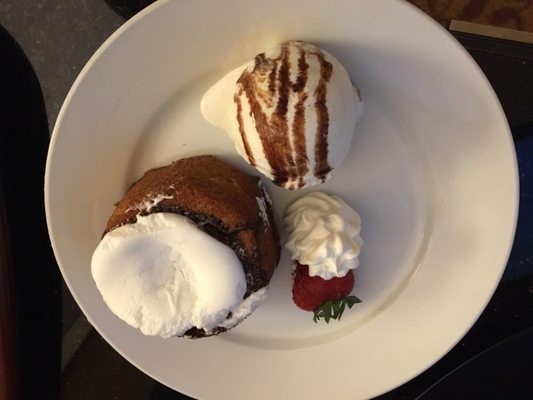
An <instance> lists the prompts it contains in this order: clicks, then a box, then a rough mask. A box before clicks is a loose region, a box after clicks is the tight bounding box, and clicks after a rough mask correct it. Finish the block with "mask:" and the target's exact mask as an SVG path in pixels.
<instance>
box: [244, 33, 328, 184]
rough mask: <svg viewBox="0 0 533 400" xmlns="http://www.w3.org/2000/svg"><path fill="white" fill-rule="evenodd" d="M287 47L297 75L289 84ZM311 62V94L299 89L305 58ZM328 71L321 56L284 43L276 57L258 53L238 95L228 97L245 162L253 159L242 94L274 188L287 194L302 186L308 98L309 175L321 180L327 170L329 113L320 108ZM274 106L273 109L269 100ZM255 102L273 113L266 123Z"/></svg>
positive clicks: (305, 167) (305, 170) (304, 75)
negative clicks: (314, 78)
mask: <svg viewBox="0 0 533 400" xmlns="http://www.w3.org/2000/svg"><path fill="white" fill-rule="evenodd" d="M291 48H297V49H298V52H299V55H298V61H297V76H296V80H295V81H294V82H293V81H292V80H291V79H290V71H291V63H290V51H291ZM310 56H311V57H316V59H317V60H318V62H319V65H320V79H319V81H318V85H317V87H316V89H315V90H314V92H313V93H309V92H308V91H306V90H305V87H306V84H307V81H308V73H309V64H308V59H307V57H310ZM332 70H333V66H332V64H331V63H330V62H328V61H327V60H326V59H325V56H324V54H323V53H322V52H321V51H320V50H318V49H316V50H313V51H311V52H310V51H309V50H306V49H305V48H304V47H303V46H301V45H300V46H299V45H298V42H292V43H290V42H285V43H283V44H282V45H281V53H280V55H279V56H278V57H276V58H268V57H266V56H265V54H264V53H261V54H258V55H257V56H256V58H255V64H254V68H253V70H252V71H248V70H245V71H244V72H243V73H242V75H241V76H240V77H239V79H238V80H237V84H238V87H239V89H238V91H237V93H236V94H235V96H234V101H235V103H236V105H237V122H238V124H239V132H240V134H241V138H242V142H243V145H244V149H245V151H246V155H247V157H248V161H249V162H250V164H251V165H256V160H255V157H254V154H253V152H252V149H251V147H250V144H249V141H248V138H247V135H246V131H245V128H244V123H243V115H242V113H243V108H242V103H241V101H242V100H241V98H242V95H243V94H245V95H246V98H247V100H248V104H249V106H250V116H251V117H252V118H253V119H254V122H255V127H256V130H257V132H258V133H259V138H260V140H261V144H262V147H263V150H264V153H265V156H266V158H267V160H268V163H269V165H270V168H271V170H272V175H273V181H274V183H275V184H277V185H280V186H284V187H286V188H287V189H296V188H300V187H303V186H304V185H305V183H306V182H305V181H304V176H305V175H306V174H307V173H308V171H309V157H308V149H307V145H306V135H305V120H306V107H305V102H306V101H307V100H308V98H309V96H310V95H312V96H314V104H313V105H314V107H313V108H310V110H314V111H315V112H316V116H317V125H318V126H317V131H316V134H315V146H314V149H313V151H314V156H315V165H314V169H313V174H314V175H315V176H316V177H317V178H319V179H321V180H322V181H325V179H326V176H327V174H328V173H329V172H330V171H331V166H330V165H329V163H328V131H329V113H328V107H327V103H326V95H327V84H328V82H329V81H330V79H331V74H332ZM265 81H266V82H268V85H267V90H264V89H262V88H261V87H260V83H263V82H265ZM293 93H294V94H295V95H296V97H297V102H296V104H295V106H294V119H293V121H292V125H291V130H292V136H291V135H290V132H289V123H288V120H287V114H288V106H289V98H290V96H291V94H293ZM276 95H277V102H276V104H275V105H274V104H273V99H274V98H276ZM259 100H262V101H263V103H264V104H266V105H267V107H270V108H272V107H274V112H273V113H272V115H271V116H270V118H268V116H267V114H266V113H265V111H264V110H263V107H262V105H261V103H260V101H259Z"/></svg>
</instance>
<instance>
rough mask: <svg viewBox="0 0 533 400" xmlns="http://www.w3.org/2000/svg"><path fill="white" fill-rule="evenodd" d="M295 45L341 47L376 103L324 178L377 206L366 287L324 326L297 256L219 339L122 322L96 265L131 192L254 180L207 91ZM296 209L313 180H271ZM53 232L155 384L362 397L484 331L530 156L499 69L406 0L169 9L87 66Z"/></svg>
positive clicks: (64, 266)
mask: <svg viewBox="0 0 533 400" xmlns="http://www.w3.org/2000/svg"><path fill="white" fill-rule="evenodd" d="M286 39H300V40H306V41H310V42H312V43H315V44H317V45H319V46H322V47H323V48H325V49H326V50H327V51H329V52H330V53H332V54H333V55H334V56H336V57H337V58H338V59H339V60H340V61H341V62H342V63H343V64H344V65H345V66H346V68H347V70H348V72H349V74H350V76H351V78H352V79H353V81H354V82H356V83H357V84H358V85H359V87H360V88H361V90H362V92H363V94H364V97H365V99H366V110H365V113H364V116H363V118H362V120H361V122H360V123H359V125H358V127H357V129H356V135H355V138H354V141H353V144H352V148H351V152H350V154H349V156H348V159H347V160H346V161H345V162H344V164H343V165H342V166H341V167H340V168H339V169H338V172H337V174H336V175H335V176H334V178H333V179H332V180H331V181H330V182H328V183H327V184H325V185H323V186H321V187H319V189H320V190H323V191H326V192H329V193H335V194H338V195H340V196H341V197H343V198H344V199H345V200H346V201H347V202H348V203H349V204H351V205H352V206H353V207H354V208H355V209H356V210H357V211H359V213H360V214H361V217H362V221H363V228H362V237H363V239H364V242H365V244H364V247H363V253H362V256H361V264H360V267H359V269H358V270H357V273H356V280H357V282H356V289H355V294H356V295H357V296H358V297H360V298H362V299H363V303H362V304H360V305H357V306H356V307H354V308H353V309H352V310H350V311H349V312H346V313H345V315H344V316H343V319H342V321H340V322H337V321H334V322H332V323H330V324H329V325H326V324H325V323H319V324H315V323H314V322H313V320H312V316H311V314H309V313H306V312H303V311H300V310H298V309H297V308H296V307H295V306H294V305H293V303H292V301H291V279H290V263H289V260H288V257H287V254H286V253H284V254H283V257H282V260H281V262H280V265H279V267H278V270H277V272H276V274H275V277H274V278H273V280H272V282H271V285H270V289H269V297H268V299H267V300H266V302H265V303H264V304H263V305H262V306H261V307H260V308H259V310H258V311H257V312H256V313H254V314H253V315H252V316H251V317H250V318H248V319H247V320H246V321H245V322H243V323H242V324H241V325H239V326H238V327H236V328H235V329H233V330H232V331H230V332H228V333H226V334H224V335H220V336H218V337H214V338H208V339H203V340H196V341H192V340H187V339H170V340H168V339H167V340H164V339H160V338H156V337H145V336H143V335H142V334H141V333H140V332H139V331H137V330H135V329H132V328H130V327H128V326H127V325H126V324H125V323H123V322H122V321H121V320H119V319H118V318H116V317H115V316H114V315H113V314H112V313H111V312H110V311H109V310H108V308H107V307H106V305H105V304H104V302H103V300H102V297H101V296H100V294H99V292H98V291H97V289H96V286H95V284H94V282H93V280H92V277H91V273H90V260H91V255H92V252H93V250H94V249H95V247H96V245H97V243H98V240H99V238H100V236H101V234H102V232H103V229H104V224H105V221H106V219H107V218H108V216H109V215H110V213H111V211H112V209H113V204H114V203H115V202H116V201H117V200H118V199H119V198H120V197H121V196H122V195H123V193H124V192H125V190H126V189H127V188H128V186H129V185H130V184H131V183H132V182H133V181H134V180H135V179H137V178H139V177H140V176H141V174H142V173H143V172H144V171H145V170H147V169H149V168H153V167H156V166H161V165H164V164H167V163H170V162H171V161H172V160H174V159H178V158H182V157H186V156H191V155H197V154H215V155H218V156H220V157H222V158H223V159H225V160H227V161H229V162H231V163H233V164H235V165H238V166H240V167H242V168H244V169H246V170H247V171H249V172H251V173H255V171H254V170H253V169H251V168H250V167H248V166H247V165H246V164H245V163H244V161H242V160H241V159H240V158H239V157H238V156H237V154H236V152H235V150H234V148H233V144H232V143H231V142H230V140H229V138H228V137H227V136H226V135H225V134H224V133H223V132H221V131H219V130H218V129H216V128H214V127H212V126H210V125H209V124H208V123H207V122H205V121H204V120H203V118H202V117H201V115H200V107H199V103H200V98H201V96H202V94H203V93H204V91H205V90H206V89H207V88H208V87H209V86H210V85H212V84H213V83H214V82H215V81H216V80H217V79H218V78H220V77H222V76H223V75H224V74H225V73H226V72H228V71H229V70H231V69H232V68H233V67H235V66H237V65H239V64H241V63H243V62H245V61H247V60H249V59H251V58H252V57H254V56H255V54H257V53H259V52H261V51H262V50H264V49H267V48H269V47H270V46H272V45H273V44H275V43H278V42H280V41H282V40H286ZM271 190H272V194H273V199H274V203H275V207H276V209H277V213H278V217H279V215H281V214H282V213H283V210H284V208H285V206H286V205H287V203H288V202H289V201H291V200H293V199H295V198H297V197H298V196H301V195H302V193H303V192H289V191H285V190H283V189H280V188H276V187H271ZM45 191H46V210H47V218H48V224H49V230H50V236H51V240H52V244H53V247H54V251H55V254H56V257H57V260H58V262H59V265H60V267H61V271H62V273H63V276H64V278H65V280H66V282H67V284H68V286H69V288H70V290H71V291H72V293H73V295H74V297H75V298H76V300H77V302H78V303H79V305H80V307H81V308H82V310H83V311H84V313H85V314H86V315H87V317H88V319H89V320H90V322H91V323H92V324H93V325H94V326H95V327H96V329H97V330H98V331H99V332H100V333H101V334H102V335H103V336H104V337H105V338H106V339H107V340H108V341H109V343H111V345H112V346H113V347H114V348H115V349H117V351H119V352H120V353H121V354H122V355H123V356H124V357H126V358H127V359H128V360H129V361H130V362H132V363H133V364H135V365H136V366H137V367H139V368H140V369H142V370H143V371H145V372H146V373H147V374H149V375H150V376H152V377H153V378H155V379H157V380H159V381H161V382H162V383H164V384H166V385H168V386H170V387H172V388H174V389H176V390H178V391H181V392H184V393H186V394H189V395H191V396H194V397H199V398H216V399H225V398H228V399H234V398H253V399H273V398H274V399H285V398H287V399H292V398H295V397H296V398H306V399H314V398H317V399H323V398H336V399H341V398H350V399H362V398H368V397H372V396H376V395H379V394H380V393H383V392H385V391H388V390H390V389H392V388H394V387H396V386H397V385H400V384H402V383H403V382H405V381H407V380H409V379H411V378H413V377H414V376H416V375H417V374H419V373H420V372H422V371H423V370H424V369H426V368H427V367H429V366H430V365H431V364H433V363H434V362H435V361H437V360H438V359H439V358H440V357H441V356H443V355H444V354H445V353H446V352H447V351H448V350H449V349H450V348H451V347H452V346H453V345H454V344H455V343H457V341H458V340H459V339H460V338H461V337H462V336H463V335H464V334H465V333H466V331H467V330H468V329H469V327H470V326H471V325H472V324H473V323H474V321H475V320H476V318H477V317H478V316H479V314H480V312H481V311H482V310H483V308H484V307H485V305H486V304H487V302H488V300H489V298H490V296H491V294H492V293H493V291H494V289H495V287H496V285H497V283H498V281H499V279H500V276H501V274H502V272H503V269H504V267H505V264H506V260H507V256H508V253H509V250H510V246H511V244H512V240H513V233H514V229H515V223H516V217H517V199H518V196H517V194H518V184H517V168H516V160H515V155H514V148H513V143H512V140H511V136H510V133H509V128H508V125H507V123H506V120H505V117H504V114H503V112H502V109H501V107H500V104H499V103H498V100H497V98H496V97H495V95H494V93H493V91H492V89H491V87H490V86H489V84H488V83H487V80H486V79H485V77H484V76H483V75H482V73H481V72H480V70H479V69H478V67H477V66H476V64H475V63H474V62H473V61H472V59H471V58H470V57H469V56H468V54H467V53H466V52H465V50H464V49H463V48H462V47H461V46H460V45H458V44H457V42H456V41H455V40H454V39H453V38H452V37H451V36H450V35H449V34H448V33H447V32H446V31H445V30H444V29H442V28H441V27H440V26H438V25H437V24H436V23H435V22H433V21H432V20H431V19H430V18H428V17H427V16H425V15H424V14H422V13H421V12H419V11H418V10H416V9H415V8H413V7H412V6H410V5H408V4H406V3H403V2H399V1H396V0H394V1H393V0H387V1H379V2H377V1H370V0H359V1H354V0H342V1H336V2H335V6H333V5H332V3H330V2H324V1H318V0H315V1H306V0H297V1H290V2H288V1H285V0H272V1H269V2H249V1H245V0H230V1H224V2H219V1H211V2H181V1H158V2H157V3H155V4H154V5H152V6H151V7H149V8H148V9H146V10H145V11H143V12H142V13H141V14H139V15H137V16H136V17H135V18H133V19H131V20H130V21H128V22H127V23H126V24H124V26H122V27H121V28H120V29H119V30H118V31H117V32H116V33H115V34H114V35H113V36H112V37H111V38H109V40H107V41H106V43H105V44H104V45H103V46H102V47H101V48H100V49H99V50H98V51H97V52H96V54H95V55H94V56H93V57H92V59H91V60H90V61H89V63H88V64H87V66H86V67H85V68H84V70H83V72H82V73H81V74H80V76H79V77H78V79H77V81H76V83H75V84H74V86H73V88H72V90H71V91H70V93H69V95H68V97H67V99H66V101H65V104H64V106H63V108H62V110H61V113H60V116H59V119H58V122H57V125H56V128H55V130H54V133H53V137H52V143H51V147H50V153H49V158H48V165H47V170H46V187H45Z"/></svg>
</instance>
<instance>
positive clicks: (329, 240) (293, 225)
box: [284, 192, 363, 279]
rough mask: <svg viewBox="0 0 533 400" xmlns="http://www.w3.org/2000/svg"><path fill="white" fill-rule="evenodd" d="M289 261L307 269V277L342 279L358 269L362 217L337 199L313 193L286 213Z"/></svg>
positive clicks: (293, 204) (290, 207)
mask: <svg viewBox="0 0 533 400" xmlns="http://www.w3.org/2000/svg"><path fill="white" fill-rule="evenodd" d="M284 224H285V228H286V230H287V234H288V239H287V242H286V243H285V247H286V248H287V249H288V250H289V251H290V253H291V259H292V260H296V261H298V262H299V263H300V264H302V265H308V266H309V275H310V276H320V277H321V278H323V279H331V278H334V277H343V276H345V275H346V274H347V273H348V271H349V270H350V269H355V268H357V267H358V266H359V258H358V257H359V253H360V252H361V247H362V245H363V241H362V240H361V237H360V235H359V234H360V232H361V218H360V217H359V214H357V212H355V210H353V209H352V208H351V207H350V206H349V205H348V204H346V203H345V202H344V201H343V200H342V199H341V198H340V197H338V196H331V195H328V194H326V193H322V192H312V193H309V194H307V195H305V196H303V197H301V198H300V199H298V200H296V201H295V202H294V203H292V204H291V205H290V206H289V207H287V209H286V211H285V218H284Z"/></svg>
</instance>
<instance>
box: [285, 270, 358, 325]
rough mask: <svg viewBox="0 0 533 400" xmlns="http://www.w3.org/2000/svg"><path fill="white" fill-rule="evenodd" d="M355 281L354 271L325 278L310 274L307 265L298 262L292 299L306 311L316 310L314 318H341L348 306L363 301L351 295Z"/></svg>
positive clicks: (327, 320) (316, 319) (350, 306)
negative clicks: (338, 276) (339, 276)
mask: <svg viewBox="0 0 533 400" xmlns="http://www.w3.org/2000/svg"><path fill="white" fill-rule="evenodd" d="M354 283H355V277H354V274H353V271H352V270H350V271H349V272H348V273H347V274H346V275H345V276H344V277H342V278H331V279H328V280H326V279H323V278H321V277H319V276H309V267H308V266H307V265H301V264H300V263H297V264H296V270H295V271H294V283H293V287H292V299H293V301H294V303H295V304H296V305H297V306H298V307H299V308H301V309H302V310H305V311H314V312H315V316H314V318H313V319H314V320H315V322H317V321H318V320H319V319H320V318H322V317H323V318H324V319H325V321H326V322H329V320H330V319H340V318H341V316H342V313H343V312H344V309H345V307H346V306H348V308H352V306H353V305H354V304H355V303H359V302H361V300H359V299H358V298H357V297H355V296H349V294H350V292H351V291H352V289H353V287H354Z"/></svg>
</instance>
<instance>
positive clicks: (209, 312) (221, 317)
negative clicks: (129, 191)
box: [91, 213, 266, 338]
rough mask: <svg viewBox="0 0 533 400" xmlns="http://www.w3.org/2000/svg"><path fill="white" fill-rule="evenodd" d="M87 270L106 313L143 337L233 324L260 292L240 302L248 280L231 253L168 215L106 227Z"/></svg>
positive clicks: (185, 221)
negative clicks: (99, 294)
mask: <svg viewBox="0 0 533 400" xmlns="http://www.w3.org/2000/svg"><path fill="white" fill-rule="evenodd" d="M91 271H92V275H93V278H94V280H95V282H96V286H97V287H98V290H99V291H100V293H101V294H102V296H103V298H104V301H105V302H106V304H107V305H108V306H109V308H110V309H111V311H113V313H115V314H116V315H117V316H118V317H119V318H121V319H122V320H124V321H125V322H127V323H128V324H129V325H131V326H133V327H135V328H138V329H140V330H141V331H142V333H144V334H145V335H158V336H161V337H163V338H168V337H170V336H175V335H178V336H181V335H183V334H184V333H185V332H186V331H187V330H189V329H190V328H192V327H197V328H200V329H204V330H205V331H206V332H207V333H209V332H211V331H212V330H213V329H214V328H215V327H218V326H224V324H225V325H228V326H229V325H231V326H234V325H236V324H237V323H238V322H240V320H242V319H244V318H245V317H246V316H247V315H248V314H249V313H250V312H251V311H253V309H255V307H257V305H258V299H257V297H254V298H252V299H249V297H251V296H248V298H247V299H244V300H243V297H244V294H245V292H246V279H245V275H244V271H243V268H242V265H241V262H240V261H239V259H238V258H237V256H236V254H235V252H234V251H233V250H232V249H231V248H229V247H228V246H226V245H224V244H223V243H221V242H219V241H218V240H216V239H214V238H213V237H211V236H210V235H208V234H207V233H205V232H203V231H202V230H200V229H199V228H198V227H196V226H195V225H194V224H193V223H192V222H191V221H190V220H189V219H188V218H186V217H183V216H180V215H177V214H173V213H154V214H149V215H147V216H141V215H139V216H138V217H137V222H136V223H133V224H127V225H123V226H120V227H118V228H116V229H114V230H112V231H111V232H108V233H107V234H106V235H105V236H104V237H103V238H102V240H101V242H100V243H99V245H98V247H97V248H96V250H95V252H94V254H93V257H92V262H91ZM265 293H266V292H265ZM259 300H262V298H261V299H259ZM230 312H232V314H234V316H233V317H232V318H231V320H230V321H227V317H228V314H229V313H230ZM239 318H240V319H239Z"/></svg>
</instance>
